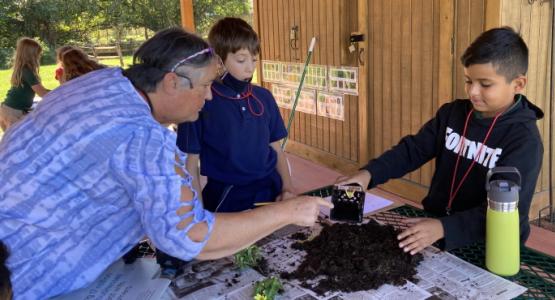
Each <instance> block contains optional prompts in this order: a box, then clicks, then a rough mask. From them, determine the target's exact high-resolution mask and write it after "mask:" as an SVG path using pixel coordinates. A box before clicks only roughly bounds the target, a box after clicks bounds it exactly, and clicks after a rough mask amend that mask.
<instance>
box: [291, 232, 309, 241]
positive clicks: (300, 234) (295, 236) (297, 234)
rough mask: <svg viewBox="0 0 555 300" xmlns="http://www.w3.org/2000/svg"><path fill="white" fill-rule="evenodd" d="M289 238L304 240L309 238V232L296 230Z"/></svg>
mask: <svg viewBox="0 0 555 300" xmlns="http://www.w3.org/2000/svg"><path fill="white" fill-rule="evenodd" d="M289 238H290V239H292V240H295V241H304V240H306V239H308V234H306V233H304V232H295V233H293V234H292V235H291V236H289Z"/></svg>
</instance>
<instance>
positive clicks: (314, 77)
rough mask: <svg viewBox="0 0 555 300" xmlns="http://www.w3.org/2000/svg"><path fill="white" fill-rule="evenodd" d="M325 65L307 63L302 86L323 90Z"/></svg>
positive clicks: (325, 73)
mask: <svg viewBox="0 0 555 300" xmlns="http://www.w3.org/2000/svg"><path fill="white" fill-rule="evenodd" d="M327 70H328V69H327V67H326V66H323V65H309V66H308V68H307V70H306V75H305V80H304V86H306V87H308V88H314V89H317V90H325V89H326V87H327V84H326V81H327V78H328V72H327Z"/></svg>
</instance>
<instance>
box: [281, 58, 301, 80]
mask: <svg viewBox="0 0 555 300" xmlns="http://www.w3.org/2000/svg"><path fill="white" fill-rule="evenodd" d="M303 67H304V66H303V65H302V64H299V63H284V64H283V66H282V77H283V78H282V79H283V80H282V82H283V83H287V84H294V85H298V84H299V82H301V76H302V74H303Z"/></svg>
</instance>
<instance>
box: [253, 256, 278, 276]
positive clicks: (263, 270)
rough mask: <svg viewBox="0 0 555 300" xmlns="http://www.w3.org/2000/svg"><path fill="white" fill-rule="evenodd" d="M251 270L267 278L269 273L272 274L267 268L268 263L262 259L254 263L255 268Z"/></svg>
mask: <svg viewBox="0 0 555 300" xmlns="http://www.w3.org/2000/svg"><path fill="white" fill-rule="evenodd" d="M252 268H253V269H255V270H256V271H258V273H260V274H262V275H264V276H269V275H270V273H272V272H273V270H272V269H270V267H269V266H268V261H267V260H266V258H264V257H260V259H258V260H257V261H256V266H254V267H252Z"/></svg>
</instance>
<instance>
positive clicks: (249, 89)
mask: <svg viewBox="0 0 555 300" xmlns="http://www.w3.org/2000/svg"><path fill="white" fill-rule="evenodd" d="M212 91H213V92H214V93H216V94H217V95H218V96H220V97H223V98H226V99H230V100H243V99H247V105H248V106H249V111H250V112H251V114H253V115H254V116H255V117H260V116H261V115H263V114H264V104H263V103H262V101H260V99H258V98H256V96H255V95H254V94H253V93H252V84H249V85H248V86H247V91H246V92H245V93H243V94H241V95H240V96H238V97H236V98H234V97H228V96H226V95H224V94H223V93H222V92H220V91H218V90H217V89H216V88H215V87H214V86H213V85H212ZM250 97H252V98H253V99H254V100H256V101H257V102H258V105H259V106H260V112H259V113H256V112H254V109H252V106H251V101H250Z"/></svg>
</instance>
